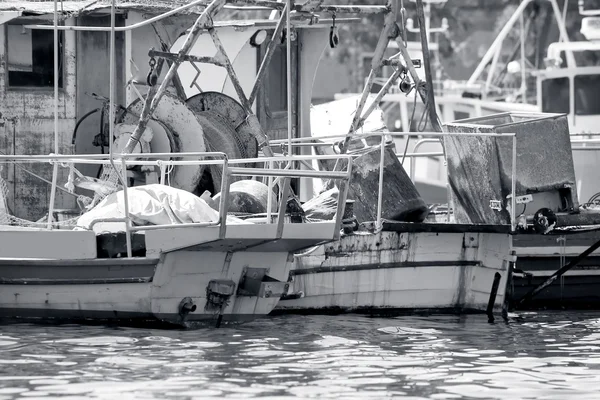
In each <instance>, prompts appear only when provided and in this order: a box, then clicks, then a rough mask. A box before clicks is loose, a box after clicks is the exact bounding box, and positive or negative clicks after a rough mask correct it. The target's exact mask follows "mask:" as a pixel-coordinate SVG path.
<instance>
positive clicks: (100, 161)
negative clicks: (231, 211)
mask: <svg viewBox="0 0 600 400" xmlns="http://www.w3.org/2000/svg"><path fill="white" fill-rule="evenodd" d="M153 156H156V157H199V158H207V157H211V158H218V160H168V161H166V160H130V159H131V158H139V157H140V154H121V155H119V156H118V157H119V159H117V162H118V163H119V164H120V166H121V168H123V171H125V170H126V168H127V166H131V165H145V166H157V167H159V168H163V167H165V166H175V165H222V166H223V174H222V178H221V187H222V191H221V198H220V206H219V218H218V220H217V221H212V222H203V223H184V224H169V225H152V226H139V227H135V226H133V225H132V221H131V216H130V214H129V194H128V185H127V181H126V180H124V181H123V200H124V203H125V204H124V206H125V207H124V208H125V217H124V218H107V219H100V220H96V221H94V223H92V226H93V225H94V224H96V223H99V222H124V223H125V237H126V242H127V256H128V257H132V245H131V233H132V232H136V231H143V230H155V229H166V228H174V227H177V228H190V227H209V226H219V238H220V239H224V238H225V235H226V230H227V210H228V200H229V177H230V176H264V177H270V178H272V177H283V178H285V181H286V182H287V184H284V185H283V186H284V188H285V187H287V188H288V191H289V179H290V178H302V177H305V178H326V179H336V180H341V184H340V186H342V189H340V195H339V201H338V206H337V218H336V226H339V224H341V217H342V214H343V207H344V205H345V201H346V198H347V195H348V184H347V183H348V181H349V180H350V177H351V173H352V157H351V156H342V158H344V159H346V160H347V161H348V164H347V168H346V170H344V171H333V172H320V171H309V170H290V169H273V168H247V167H232V166H231V165H235V164H246V163H248V162H268V163H270V164H272V163H273V162H287V163H288V165H289V162H290V161H301V160H311V161H312V160H331V159H336V160H337V159H339V158H340V156H339V155H332V156H298V157H270V158H257V159H250V161H249V159H239V160H228V158H227V155H226V154H225V153H222V152H190V153H153ZM7 162H11V163H19V162H37V163H44V162H50V163H51V164H52V165H53V167H54V169H55V170H57V169H58V167H59V166H63V167H71V166H73V165H74V164H76V163H77V164H93V165H94V164H95V165H107V164H113V165H114V163H115V162H114V160H111V155H109V154H86V155H66V154H62V155H61V154H50V155H47V156H46V155H34V156H26V155H21V156H19V155H0V164H2V163H7ZM286 168H289V167H286ZM284 190H285V189H284ZM288 193H289V192H288ZM272 196H273V193H272V191H269V203H270V204H272ZM285 198H286V195H285V191H284V195H283V196H282V201H281V203H280V205H279V211H278V219H277V233H278V238H281V235H282V233H283V225H284V223H285V218H284V216H285V209H286V201H285ZM269 210H270V208H269ZM267 223H270V219H269V220H268V222H267ZM48 229H52V225H51V224H50V226H48Z"/></svg>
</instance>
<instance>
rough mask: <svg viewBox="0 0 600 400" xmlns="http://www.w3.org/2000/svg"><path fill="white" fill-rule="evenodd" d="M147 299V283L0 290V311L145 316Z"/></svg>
mask: <svg viewBox="0 0 600 400" xmlns="http://www.w3.org/2000/svg"><path fill="white" fill-rule="evenodd" d="M149 299H150V284H149V283H121V284H95V285H3V286H0V309H2V308H4V309H6V308H15V309H37V310H78V311H81V312H82V313H85V312H86V311H110V312H112V311H115V310H117V311H119V312H143V313H149V312H150V301H149Z"/></svg>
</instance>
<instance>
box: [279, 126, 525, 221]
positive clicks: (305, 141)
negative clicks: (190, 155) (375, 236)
mask: <svg viewBox="0 0 600 400" xmlns="http://www.w3.org/2000/svg"><path fill="white" fill-rule="evenodd" d="M423 136H425V137H427V136H430V137H435V138H437V139H436V140H438V141H439V140H440V138H442V137H451V136H455V137H469V136H471V137H491V138H500V139H509V138H510V139H512V161H511V165H512V171H511V199H510V207H511V212H510V227H511V231H515V229H516V217H515V209H516V194H515V192H516V184H517V180H516V170H517V135H516V133H482V132H479V133H475V132H469V133H466V132H465V133H463V132H460V133H458V132H388V131H382V132H369V133H365V134H348V135H329V136H321V137H304V138H295V139H291V143H292V145H293V146H301V147H302V146H313V147H321V146H332V145H333V144H332V143H328V144H323V143H319V142H318V141H321V140H341V139H345V138H348V137H349V138H358V139H362V140H363V141H364V140H365V139H366V138H369V137H380V138H381V140H380V144H379V145H377V146H378V147H380V152H381V153H380V154H381V156H380V157H381V158H380V162H379V167H380V169H379V182H378V183H379V186H378V193H377V199H378V204H377V220H376V227H377V229H381V227H382V217H381V213H382V201H383V196H382V193H383V170H384V169H383V166H384V154H385V145H386V138H388V137H391V138H394V137H405V138H406V139H407V140H409V138H410V137H423ZM423 140H426V139H422V140H421V141H422V143H426V142H424V141H423ZM283 142H284V141H283V140H274V141H271V145H275V146H277V145H280V143H283ZM285 143H286V144H287V143H288V140H285ZM388 143H389V142H388ZM417 143H419V142H417ZM371 147H373V148H374V147H375V146H371ZM432 154H433V155H436V156H437V155H443V153H441V154H440V153H432ZM432 154H429V153H412V154H410V155H411V157H419V156H421V157H424V156H428V157H430V156H432ZM338 156H339V155H338ZM407 156H408V154H407ZM447 173H449V171H447ZM411 179H412V178H411ZM448 196H450V191H448ZM448 207H450V201H448ZM449 217H450V213H449V211H448V218H449Z"/></svg>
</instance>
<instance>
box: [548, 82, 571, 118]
mask: <svg viewBox="0 0 600 400" xmlns="http://www.w3.org/2000/svg"><path fill="white" fill-rule="evenodd" d="M569 87H570V85H569V78H556V79H546V80H544V81H543V82H542V112H548V113H560V114H569V112H570V104H569Z"/></svg>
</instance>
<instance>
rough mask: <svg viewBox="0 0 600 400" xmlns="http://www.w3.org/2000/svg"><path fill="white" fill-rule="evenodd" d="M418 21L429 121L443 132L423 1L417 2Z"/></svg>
mask: <svg viewBox="0 0 600 400" xmlns="http://www.w3.org/2000/svg"><path fill="white" fill-rule="evenodd" d="M417 19H418V21H419V30H420V35H421V49H422V51H423V68H425V81H426V82H427V104H428V105H429V110H428V112H429V120H430V122H431V126H432V127H433V129H434V130H435V131H436V132H442V126H441V125H440V123H439V119H438V116H437V111H436V110H437V108H436V106H435V96H434V93H433V75H431V62H430V57H429V42H428V41H427V31H426V29H425V15H424V11H423V0H417ZM406 62H407V63H409V61H408V60H406Z"/></svg>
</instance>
